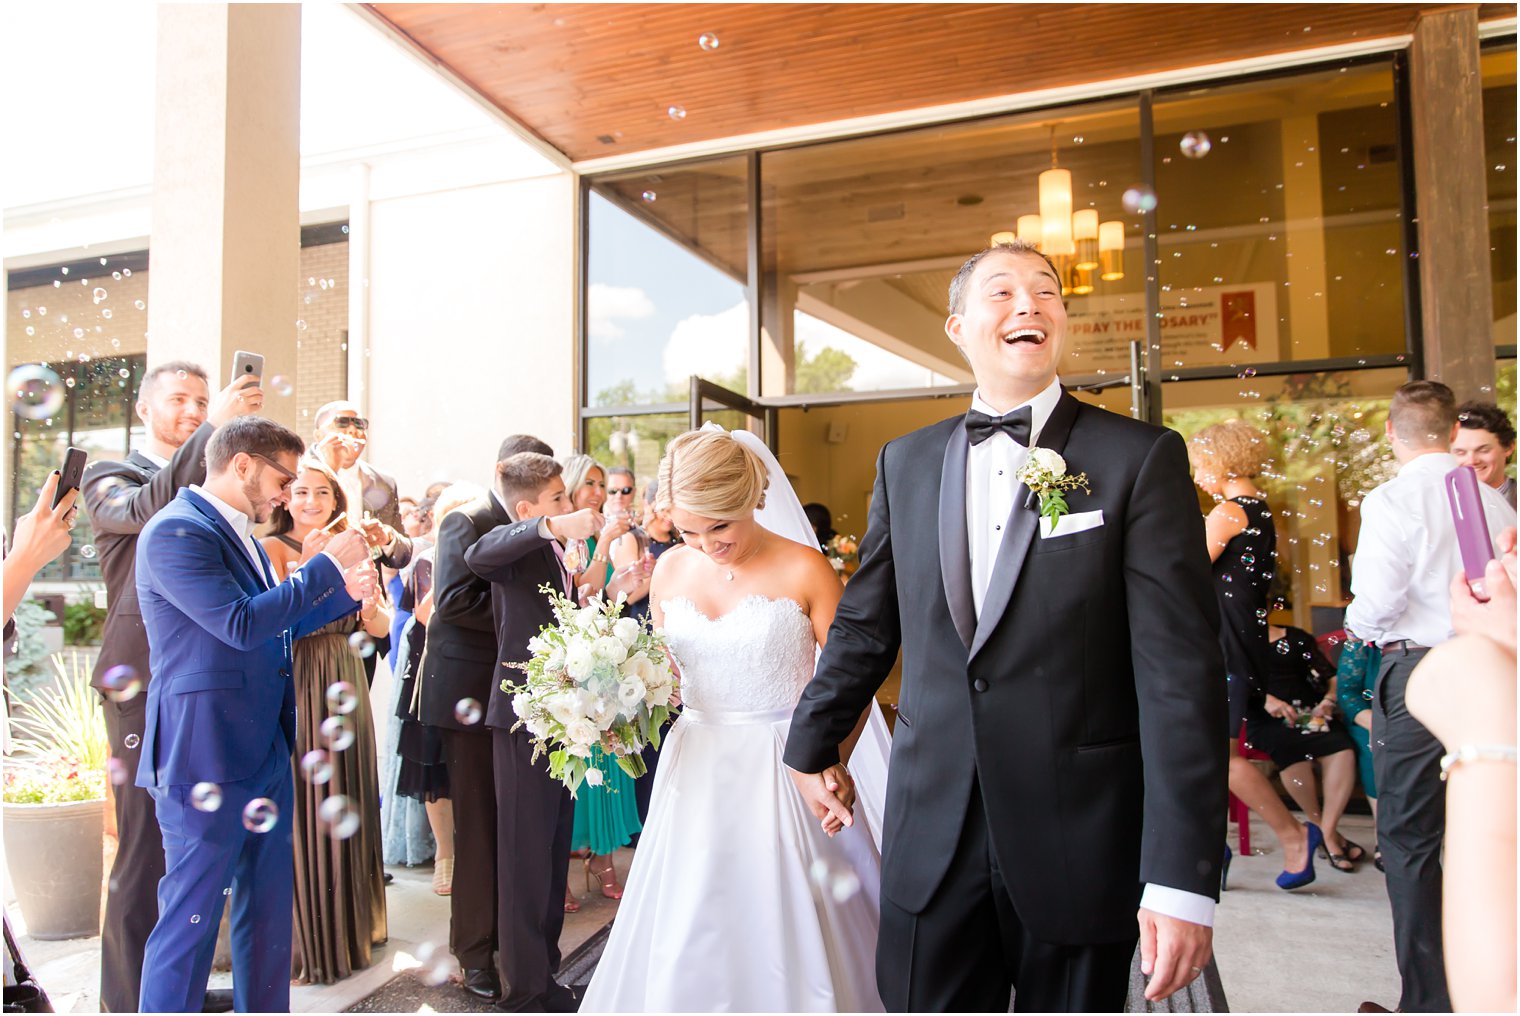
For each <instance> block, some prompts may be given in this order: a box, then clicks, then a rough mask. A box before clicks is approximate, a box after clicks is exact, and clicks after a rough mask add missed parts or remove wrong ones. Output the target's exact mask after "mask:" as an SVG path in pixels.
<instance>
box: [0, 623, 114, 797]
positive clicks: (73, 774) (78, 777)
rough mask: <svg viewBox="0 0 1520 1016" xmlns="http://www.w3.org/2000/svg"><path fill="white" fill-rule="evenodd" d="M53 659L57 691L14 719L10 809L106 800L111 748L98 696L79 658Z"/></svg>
mask: <svg viewBox="0 0 1520 1016" xmlns="http://www.w3.org/2000/svg"><path fill="white" fill-rule="evenodd" d="M70 655H71V657H72V658H71V660H70V665H67V666H66V665H65V663H64V661H63V654H61V653H57V654H54V656H53V658H52V664H53V668H54V669H55V670H56V671H57V673H58V681H57V683H56V684H55V685H53V686H52V687H48V688H43V689H41V690H39V691H38V692H37V694H36V695H35V696H33V697H32V699H31V700H30V701H29V702H27V703H26V704H25V705H24V706H20V707H18V708H17V709H16V712H15V714H14V715H12V717H11V721H10V722H11V731H12V733H13V734H14V735H15V736H14V738H13V739H12V741H11V747H12V752H13V754H12V755H11V757H10V758H9V759H7V760H6V765H5V791H4V798H5V803H7V804H60V803H63V802H66V801H93V800H103V799H104V798H105V796H106V771H107V767H108V765H109V760H110V757H111V742H110V739H109V738H108V737H107V736H106V721H105V716H104V715H103V714H102V712H101V707H100V696H99V695H97V694H96V692H95V690H94V689H93V688H91V687H90V672H89V669H88V668H87V667H86V666H85V665H84V664H83V663H82V662H81V660H80V659H79V656H78V654H70Z"/></svg>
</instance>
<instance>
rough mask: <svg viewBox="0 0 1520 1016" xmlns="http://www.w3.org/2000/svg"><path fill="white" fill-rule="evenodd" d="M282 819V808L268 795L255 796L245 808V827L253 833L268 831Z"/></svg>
mask: <svg viewBox="0 0 1520 1016" xmlns="http://www.w3.org/2000/svg"><path fill="white" fill-rule="evenodd" d="M279 821H280V809H279V808H278V807H277V806H276V805H275V803H274V802H273V801H271V800H270V799H269V798H267V797H255V798H254V799H253V800H251V801H249V802H248V807H246V808H244V809H243V828H245V829H247V830H248V831H249V832H251V833H267V832H269V830H271V829H273V828H274V827H275V825H276V824H277V823H278V822H279Z"/></svg>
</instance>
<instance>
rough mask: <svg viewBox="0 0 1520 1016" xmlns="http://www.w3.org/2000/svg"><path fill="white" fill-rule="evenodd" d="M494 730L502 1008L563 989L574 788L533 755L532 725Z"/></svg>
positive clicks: (557, 995) (553, 996) (538, 1003)
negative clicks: (559, 973)
mask: <svg viewBox="0 0 1520 1016" xmlns="http://www.w3.org/2000/svg"><path fill="white" fill-rule="evenodd" d="M491 737H492V738H493V744H494V749H495V752H494V755H495V763H496V794H497V808H496V826H497V836H496V845H497V851H498V866H499V868H500V870H501V872H502V873H503V874H502V880H501V884H500V886H499V887H498V890H497V892H498V897H499V900H500V906H499V909H500V918H499V920H498V926H499V927H500V929H501V979H502V986H503V988H502V990H503V992H504V993H505V997H504V998H503V999H502V1002H501V1008H502V1009H505V1010H508V1011H515V1010H521V1009H533V1008H540V1007H542V1006H543V1005H544V1004H545V1002H546V1001H551V1002H552V1001H556V1000H559V999H561V998H562V996H564V995H565V994H566V993H565V991H564V989H563V988H561V987H560V986H559V985H558V984H557V983H556V982H555V980H554V975H555V973H556V972H557V971H558V970H559V961H560V955H559V936H560V932H561V931H562V930H563V929H564V926H565V879H566V876H567V873H568V868H569V866H570V833H571V830H572V826H573V824H574V819H575V806H574V802H573V800H572V799H571V797H570V791H568V790H566V789H565V787H564V786H563V785H562V784H561V783H560V782H559V781H558V780H556V779H554V778H553V777H551V776H550V775H549V773H548V765H547V762H546V760H545V759H543V758H542V757H540V759H539V760H538V762H536V763H535V762H533V761H532V756H533V742H532V740H531V739H530V738H529V736H528V733H527V731H524V730H519V731H518V732H516V733H512V732H511V731H509V730H502V729H495V730H492V731H491ZM450 777H451V778H452V770H451V772H450ZM455 807H456V808H457V807H458V805H457V804H456V805H455ZM456 870H457V869H456ZM456 880H457V876H456Z"/></svg>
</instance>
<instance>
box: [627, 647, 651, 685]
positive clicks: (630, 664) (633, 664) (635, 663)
mask: <svg viewBox="0 0 1520 1016" xmlns="http://www.w3.org/2000/svg"><path fill="white" fill-rule="evenodd" d="M619 669H620V670H621V671H622V672H623V676H624V677H636V678H638V679H639V680H640V681H642V682H643V683H644V684H648V683H649V682H650V681H651V680H653V679H654V674H655V666H654V661H653V660H651V659H650V658H649V657H648V656H646V655H645V654H643V653H634V654H633V655H632V656H630V657H628V659H626V660H624V661H623V665H622V667H621V668H619Z"/></svg>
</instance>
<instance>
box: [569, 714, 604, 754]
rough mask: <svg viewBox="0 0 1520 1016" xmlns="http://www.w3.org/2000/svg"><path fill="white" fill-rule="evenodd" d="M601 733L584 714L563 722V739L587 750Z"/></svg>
mask: <svg viewBox="0 0 1520 1016" xmlns="http://www.w3.org/2000/svg"><path fill="white" fill-rule="evenodd" d="M601 733H602V732H601V731H600V730H597V729H596V724H594V723H592V722H591V721H590V720H588V719H586V718H585V717H584V716H583V717H581V718H579V719H575V720H571V721H570V722H569V723H567V724H565V740H567V741H569V742H570V744H571V745H572V746H573V747H578V748H586V749H587V750H589V749H590V748H591V746H592V745H593V744H595V743H596V742H597V740H598V738H600V737H601Z"/></svg>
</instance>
